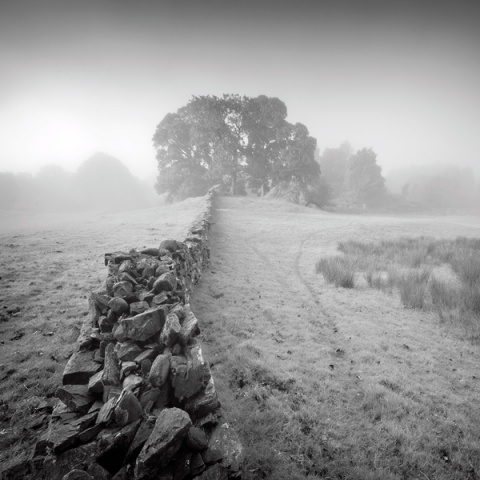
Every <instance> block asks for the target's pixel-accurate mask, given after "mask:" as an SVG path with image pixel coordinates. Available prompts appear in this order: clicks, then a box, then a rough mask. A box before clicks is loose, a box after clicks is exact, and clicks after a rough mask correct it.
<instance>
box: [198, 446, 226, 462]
mask: <svg viewBox="0 0 480 480" xmlns="http://www.w3.org/2000/svg"><path fill="white" fill-rule="evenodd" d="M202 458H203V461H204V463H205V465H211V464H212V463H217V462H220V461H221V460H222V458H223V452H222V451H221V450H218V449H213V448H207V449H206V450H203V452H202Z"/></svg>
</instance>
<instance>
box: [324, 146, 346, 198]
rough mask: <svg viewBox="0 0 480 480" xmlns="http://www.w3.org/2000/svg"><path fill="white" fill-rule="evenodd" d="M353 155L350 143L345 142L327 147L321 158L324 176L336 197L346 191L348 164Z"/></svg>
mask: <svg viewBox="0 0 480 480" xmlns="http://www.w3.org/2000/svg"><path fill="white" fill-rule="evenodd" d="M352 155H353V151H352V147H351V146H350V144H349V143H348V142H343V143H342V144H341V145H340V147H338V148H326V149H325V150H324V152H323V154H322V156H321V157H320V158H319V164H320V168H321V171H322V176H323V177H324V178H325V180H326V181H327V183H328V184H329V185H330V187H331V189H332V195H333V196H334V197H337V198H338V197H340V196H341V195H342V194H343V193H344V189H345V177H346V174H347V165H348V161H349V159H350V157H351V156H352Z"/></svg>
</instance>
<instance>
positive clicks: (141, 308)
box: [125, 300, 150, 315]
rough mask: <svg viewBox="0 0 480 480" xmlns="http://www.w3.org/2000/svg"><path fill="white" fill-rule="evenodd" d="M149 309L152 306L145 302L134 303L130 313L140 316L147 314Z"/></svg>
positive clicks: (131, 305)
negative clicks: (140, 314)
mask: <svg viewBox="0 0 480 480" xmlns="http://www.w3.org/2000/svg"><path fill="white" fill-rule="evenodd" d="M125 303H126V302H125ZM149 308H150V305H149V304H148V302H146V301H145V300H143V301H140V302H133V303H131V304H130V313H131V314H132V315H138V314H139V313H143V312H146V311H147V310H148V309H149Z"/></svg>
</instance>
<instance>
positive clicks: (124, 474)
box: [112, 465, 133, 480]
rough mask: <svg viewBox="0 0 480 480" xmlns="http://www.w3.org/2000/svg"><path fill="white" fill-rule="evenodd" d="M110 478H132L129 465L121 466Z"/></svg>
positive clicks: (131, 479) (114, 479)
mask: <svg viewBox="0 0 480 480" xmlns="http://www.w3.org/2000/svg"><path fill="white" fill-rule="evenodd" d="M112 480H133V472H132V471H131V467H130V465H125V466H124V467H122V468H121V469H120V470H119V471H118V472H117V473H116V474H115V475H114V476H113V477H112Z"/></svg>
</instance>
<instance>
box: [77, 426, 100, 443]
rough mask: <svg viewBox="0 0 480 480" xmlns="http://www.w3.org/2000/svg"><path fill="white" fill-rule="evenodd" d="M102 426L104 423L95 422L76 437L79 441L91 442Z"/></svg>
mask: <svg viewBox="0 0 480 480" xmlns="http://www.w3.org/2000/svg"><path fill="white" fill-rule="evenodd" d="M103 428H104V425H103V424H101V423H98V424H95V425H93V426H91V427H89V428H86V429H85V430H83V432H80V433H79V434H78V439H79V440H80V443H88V442H91V441H92V440H93V439H94V438H95V437H96V436H97V435H98V434H99V433H100V432H101V431H102V430H103Z"/></svg>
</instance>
